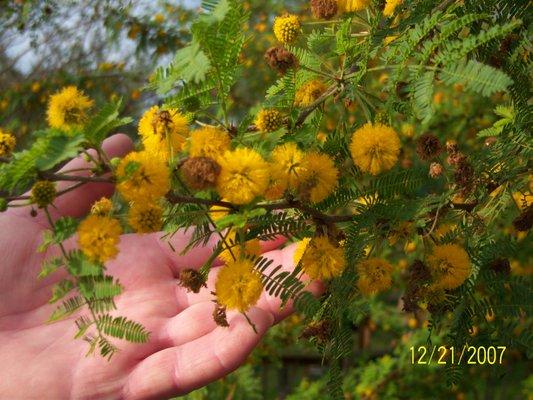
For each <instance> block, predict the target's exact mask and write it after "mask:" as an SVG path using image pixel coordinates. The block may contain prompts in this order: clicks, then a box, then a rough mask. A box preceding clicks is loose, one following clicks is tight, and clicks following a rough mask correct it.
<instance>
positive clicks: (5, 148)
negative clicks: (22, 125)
mask: <svg viewBox="0 0 533 400" xmlns="http://www.w3.org/2000/svg"><path fill="white" fill-rule="evenodd" d="M16 144H17V141H16V140H15V136H13V135H12V134H11V133H9V132H5V131H3V130H2V129H0V157H7V156H9V155H10V154H11V152H12V151H13V149H14V148H15V145H16Z"/></svg>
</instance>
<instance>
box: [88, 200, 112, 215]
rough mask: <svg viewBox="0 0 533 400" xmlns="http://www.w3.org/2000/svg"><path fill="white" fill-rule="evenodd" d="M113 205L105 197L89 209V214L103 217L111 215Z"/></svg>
mask: <svg viewBox="0 0 533 400" xmlns="http://www.w3.org/2000/svg"><path fill="white" fill-rule="evenodd" d="M112 210H113V203H112V202H111V200H109V199H108V198H107V197H102V198H101V199H100V200H98V201H96V202H95V203H94V204H93V205H92V207H91V214H94V215H100V216H105V215H109V214H111V211H112Z"/></svg>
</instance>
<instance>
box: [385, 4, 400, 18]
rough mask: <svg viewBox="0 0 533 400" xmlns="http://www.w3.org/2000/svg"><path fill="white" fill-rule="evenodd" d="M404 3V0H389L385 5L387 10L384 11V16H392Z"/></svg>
mask: <svg viewBox="0 0 533 400" xmlns="http://www.w3.org/2000/svg"><path fill="white" fill-rule="evenodd" d="M402 3H403V0H387V1H386V3H385V8H384V10H383V15H384V16H386V17H390V16H392V14H394V10H396V7H398V6H399V5H400V4H402Z"/></svg>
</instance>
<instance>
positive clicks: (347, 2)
mask: <svg viewBox="0 0 533 400" xmlns="http://www.w3.org/2000/svg"><path fill="white" fill-rule="evenodd" d="M337 3H338V6H339V11H340V12H354V11H361V10H364V9H365V8H367V7H368V5H369V4H370V0H337Z"/></svg>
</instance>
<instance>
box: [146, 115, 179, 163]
mask: <svg viewBox="0 0 533 400" xmlns="http://www.w3.org/2000/svg"><path fill="white" fill-rule="evenodd" d="M139 134H140V135H141V138H142V142H143V145H144V148H145V149H146V150H147V151H149V152H151V153H154V154H157V155H159V156H161V157H162V158H163V159H165V160H167V159H168V157H169V155H170V152H173V153H178V152H180V151H181V150H182V149H183V144H184V143H185V140H186V138H187V136H188V135H189V127H188V125H187V118H185V117H184V116H183V115H182V114H181V113H180V112H179V111H178V110H177V109H174V108H170V109H161V108H159V106H153V107H151V108H150V109H149V110H148V111H146V112H145V113H144V114H143V116H142V117H141V120H140V121H139Z"/></svg>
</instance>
